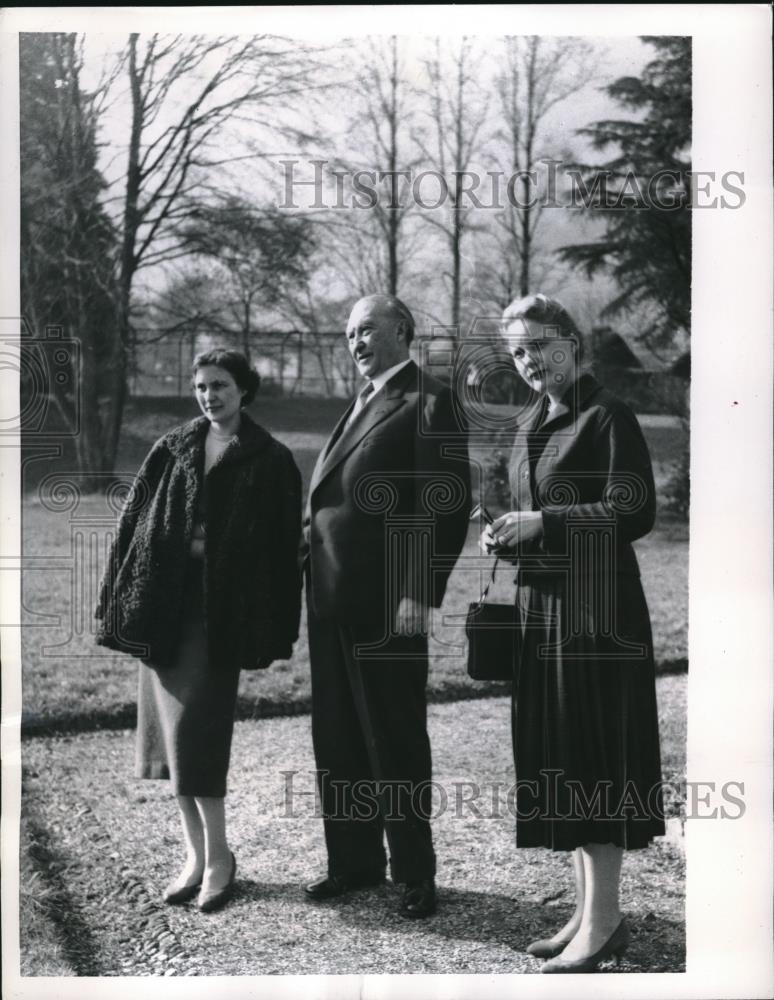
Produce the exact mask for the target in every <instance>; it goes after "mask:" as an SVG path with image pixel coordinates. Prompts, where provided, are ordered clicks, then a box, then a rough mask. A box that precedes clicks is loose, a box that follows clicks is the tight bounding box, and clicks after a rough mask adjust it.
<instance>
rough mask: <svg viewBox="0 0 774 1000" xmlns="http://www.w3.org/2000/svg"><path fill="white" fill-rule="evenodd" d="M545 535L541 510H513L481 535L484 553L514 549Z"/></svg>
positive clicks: (496, 520) (495, 521) (489, 526)
mask: <svg viewBox="0 0 774 1000" xmlns="http://www.w3.org/2000/svg"><path fill="white" fill-rule="evenodd" d="M542 533H543V515H542V514H541V513H540V511H539V510H523V511H522V510H511V511H508V513H507V514H503V515H502V517H498V518H495V520H494V521H493V522H492V523H491V524H489V525H487V527H486V528H485V530H484V531H483V532H482V533H481V543H480V544H481V548H482V549H483V550H484V552H487V553H489V552H497V550H498V549H513V548H516V546H517V545H518V544H519V543H520V542H529V541H531V540H532V539H533V538H539V537H540V535H542Z"/></svg>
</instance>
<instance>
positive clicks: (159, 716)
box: [135, 559, 239, 798]
mask: <svg viewBox="0 0 774 1000" xmlns="http://www.w3.org/2000/svg"><path fill="white" fill-rule="evenodd" d="M201 574H202V562H201V560H193V559H192V560H190V562H189V569H188V573H187V576H186V586H185V595H184V596H185V599H184V607H185V614H184V618H183V621H182V622H181V625H180V634H179V639H178V642H177V647H176V651H175V656H174V659H173V662H172V663H171V664H170V665H169V666H165V667H163V668H157V667H156V666H154V665H153V664H145V663H141V664H140V675H139V691H138V703H137V747H136V757H135V777H137V778H168V779H170V780H171V782H172V790H173V792H174V793H175V795H193V796H201V797H205V796H211V797H214V798H221V797H223V796H224V795H225V794H226V776H227V774H228V765H229V757H230V754H231V738H232V735H233V731H234V710H235V707H236V698H237V689H238V684H239V670H238V669H236V670H235V669H233V668H232V667H227V666H224V665H223V664H220V663H218V664H211V663H210V662H209V660H208V655H207V635H206V630H205V625H204V613H203V601H202V576H201Z"/></svg>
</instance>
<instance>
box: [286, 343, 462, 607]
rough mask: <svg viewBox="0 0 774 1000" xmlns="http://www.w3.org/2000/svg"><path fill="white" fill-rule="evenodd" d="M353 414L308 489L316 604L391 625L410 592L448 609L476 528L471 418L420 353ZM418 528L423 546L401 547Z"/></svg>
mask: <svg viewBox="0 0 774 1000" xmlns="http://www.w3.org/2000/svg"><path fill="white" fill-rule="evenodd" d="M346 417H347V414H344V416H343V417H342V418H341V420H340V421H339V424H338V425H337V426H336V428H334V431H333V434H332V435H331V438H330V443H329V446H328V447H327V448H326V449H324V450H323V452H322V453H321V454H320V456H319V458H318V461H317V465H316V466H315V469H314V472H313V474H312V481H311V484H310V487H309V500H308V504H307V511H306V515H305V528H304V535H305V539H304V547H303V549H302V556H303V557H304V559H306V558H307V557H309V573H310V581H309V593H310V596H311V599H312V601H313V604H314V609H315V612H316V614H317V615H318V616H319V617H321V618H330V619H335V620H337V621H340V622H349V623H357V622H363V621H373V620H374V618H375V617H376V618H378V619H379V620H380V621H383V622H384V624H386V621H385V616H386V615H388V614H392V615H394V613H395V611H396V610H397V606H398V603H399V601H400V599H401V598H403V597H411V598H414V599H416V600H418V601H420V602H421V603H422V604H424V605H426V606H432V607H436V608H437V607H440V605H441V602H442V600H443V596H444V593H445V590H446V584H447V581H448V579H449V574H450V573H451V570H452V568H453V566H454V562H455V560H456V559H457V557H458V556H459V554H460V551H461V550H462V546H463V545H464V542H465V538H466V535H467V531H468V514H469V511H470V469H469V465H468V452H467V427H466V425H465V421H464V418H463V417H462V415H461V414H459V413H457V412H455V409H454V403H453V399H452V395H451V392H450V390H449V388H448V387H447V386H444V385H443V384H442V383H441V382H439V381H438V380H437V379H435V378H433V377H432V376H430V375H428V374H427V373H426V372H424V371H422V370H421V369H420V368H418V367H417V365H415V364H414V362H413V361H412V362H410V363H409V364H407V365H406V366H405V368H403V369H402V370H401V371H399V372H398V373H397V374H396V375H395V376H394V377H393V378H391V379H390V381H389V382H388V383H387V385H385V387H384V388H383V389H382V391H381V392H380V393H379V394H378V395H377V396H376V397H375V398H374V400H373V402H371V403H369V404H368V406H367V407H366V409H365V410H364V412H363V413H362V415H361V416H359V417H358V419H357V420H356V421H355V422H354V423H353V424H352V425H351V426H350V427H346V426H345V423H346ZM424 528H427V529H428V530H430V531H431V532H432V539H431V540H429V541H428V542H427V545H425V544H424V543H423V541H422V540H421V538H420V537H419V533H421V531H422V530H423V529H424ZM391 530H392V531H393V532H394V533H395V534H394V536H393V539H394V544H391V543H390V542H389V538H390V531H391ZM412 532H416V535H415V539H416V544H414V545H412V544H411V543H410V541H407V542H406V544H405V545H403V546H401V545H400V543H399V542H398V537H399V536H400V535H401V533H402V534H403V537H404V539H407V536H409V535H411V533H412ZM399 549H400V551H401V555H402V558H399V557H398V556H397V552H398V550H399ZM393 558H394V561H391V559H393ZM431 567H432V568H431Z"/></svg>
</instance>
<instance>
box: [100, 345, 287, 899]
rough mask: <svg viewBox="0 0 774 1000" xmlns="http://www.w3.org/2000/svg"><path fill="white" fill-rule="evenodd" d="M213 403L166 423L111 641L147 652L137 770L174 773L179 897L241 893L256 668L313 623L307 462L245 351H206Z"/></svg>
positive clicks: (126, 525)
mask: <svg viewBox="0 0 774 1000" xmlns="http://www.w3.org/2000/svg"><path fill="white" fill-rule="evenodd" d="M193 375H194V379H193V381H194V389H195V393H196V399H197V402H198V403H199V406H200V407H201V410H202V412H203V414H204V416H203V417H199V418H198V419H196V420H192V421H191V422H190V423H187V424H184V425H183V426H181V427H177V428H175V429H174V430H172V431H170V432H169V433H168V434H165V435H164V437H162V438H160V439H159V440H158V441H157V442H156V444H155V445H154V446H153V448H152V449H151V451H150V453H149V455H148V457H147V458H146V459H145V462H144V463H143V465H142V468H141V469H140V471H139V473H138V475H137V479H136V481H135V484H134V486H133V488H132V492H131V494H130V496H129V498H128V500H127V503H126V506H125V509H124V511H123V514H122V516H121V519H120V521H119V524H118V529H117V533H116V538H115V541H114V543H113V547H112V551H111V554H110V559H109V563H108V569H107V572H106V575H105V579H104V581H103V584H102V591H101V595H100V600H99V606H98V609H97V617H98V618H99V619H100V623H99V629H98V635H97V642H98V643H100V644H101V645H104V646H107V647H109V648H111V649H116V650H120V651H122V652H128V653H130V654H131V655H133V656H135V657H138V658H140V660H141V661H142V662H141V664H140V679H139V702H138V713H137V758H136V776H137V777H140V778H170V779H171V781H172V787H173V790H174V793H175V795H176V796H177V801H178V804H179V807H180V815H181V819H182V826H183V837H184V841H185V848H186V860H185V863H184V866H183V869H182V871H181V872H180V874H179V875H178V876H177V878H176V879H174V880H173V881H172V882H171V883H170V884H169V886H168V887H167V889H166V891H165V893H164V899H165V901H166V902H168V903H181V902H185V901H186V900H188V899H192V898H193V897H194V896H196V895H197V894H198V906H199V909H200V910H202V911H205V912H207V911H210V910H214V909H216V908H218V907H219V906H220V905H222V904H223V903H224V902H226V901H227V899H228V897H229V894H230V890H231V887H232V886H233V882H234V876H235V872H236V861H235V859H234V856H233V854H232V853H231V851H230V849H229V846H228V841H227V839H226V826H225V810H224V801H225V794H226V776H227V771H228V765H229V756H230V751H231V738H232V733H233V724H234V709H235V705H236V697H237V686H238V681H239V673H240V670H242V669H243V668H244V669H247V670H250V669H256V668H263V667H267V666H269V664H270V663H271V662H272V660H275V659H288V658H289V657H290V655H291V653H292V647H293V643H294V641H295V640H296V639H297V637H298V625H299V617H300V608H301V580H300V575H299V571H298V564H297V553H298V542H299V536H300V530H301V477H300V474H299V472H298V468H297V467H296V464H295V462H294V461H293V457H292V455H291V453H290V452H289V451H288V449H287V448H286V447H285V446H284V445H282V444H280V443H279V442H278V441H276V440H275V439H274V438H273V437H272V436H271V435H270V434H269V433H268V431H266V430H264V429H263V428H262V427H259V426H258V425H257V424H256V423H254V421H253V420H251V419H250V417H249V416H248V415H247V414H246V413H244V412H243V409H242V407H243V406H245V405H246V404H248V403H250V402H251V401H252V400H253V398H254V397H255V393H256V390H257V388H258V381H259V379H258V375H257V374H256V373H255V372H254V371H253V370H252V369H251V368H250V366H249V365H248V363H247V360H246V359H245V357H244V356H243V355H241V354H239V353H238V352H236V351H226V350H214V351H210V352H208V353H205V354H200V355H199V356H198V357H197V358H196V359H195V361H194V365H193Z"/></svg>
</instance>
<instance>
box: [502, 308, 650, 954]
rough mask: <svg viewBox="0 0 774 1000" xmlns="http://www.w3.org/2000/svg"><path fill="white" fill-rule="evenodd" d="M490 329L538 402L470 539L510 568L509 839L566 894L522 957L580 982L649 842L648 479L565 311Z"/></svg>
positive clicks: (508, 314) (646, 462)
mask: <svg viewBox="0 0 774 1000" xmlns="http://www.w3.org/2000/svg"><path fill="white" fill-rule="evenodd" d="M503 323H504V333H505V337H506V340H507V345H508V348H509V351H510V353H511V355H512V357H513V360H514V363H515V366H516V369H517V371H518V373H519V375H520V376H521V377H522V378H523V379H524V381H525V382H526V383H527V384H528V385H529V386H530V387H531V388H532V389H533V390H534V392H535V393H536V394H537V397H536V402H535V403H534V405H533V406H532V407H531V409H530V411H529V412H528V413H527V414H526V415H525V419H524V420H522V421H520V428H519V430H518V432H517V434H516V440H515V442H514V447H513V452H512V456H511V462H510V483H511V493H512V498H513V506H514V509H513V510H512V511H510V512H509V513H507V514H504V515H503V516H502V517H499V518H497V519H496V520H495V521H494V522H493V524H491V525H490V526H489V527H488V528H487V529H486V530H485V532H484V534H483V535H482V545H483V547H484V548H485V550H486V551H489V552H494V553H501V554H504V555H506V556H510V558H512V559H514V560H515V561H516V563H517V567H518V571H517V577H516V582H517V597H516V600H517V607H518V609H519V614H520V619H521V624H522V651H521V656H520V670H519V675H518V677H517V678H516V679H515V681H516V683H515V684H514V704H513V746H514V758H515V766H516V778H517V798H516V805H517V817H516V835H517V845H518V846H519V847H547V848H550V849H552V850H555V851H568V852H572V853H573V862H574V871H575V886H576V908H575V912H574V914H573V916H572V917H571V919H570V920H569V922H568V923H567V924H566V925H565V926H564V927H562V928H561V929H559V930H558V931H557V932H556V934H554V936H553V937H552V938H550V939H548V940H545V941H537V942H534V943H533V944H532V945H530V947H529V948H528V950H529V951H530V953H532V954H534V955H537V956H539V957H543V958H548V959H550V961H548V962H547V963H546V964H545V965H544V966H543V967H542V971H543V972H588V971H593V970H594V969H595V968H596V967H597V965H598V964H599V962H601V961H602V960H603V959H605V958H607V957H610V956H613V955H615V956H616V957H618V956H619V955H620V954H621V953H622V952H623V951H624V949H625V948H626V946H627V944H628V937H629V932H628V928H627V925H626V922H625V920H623V918H622V916H621V911H620V908H619V897H618V888H619V880H620V871H621V861H622V856H623V851H624V850H631V849H637V848H644V847H646V846H647V845H648V844H649V842H650V841H651V839H652V838H653V837H655V836H659V835H663V833H664V822H663V806H662V792H661V763H660V754H659V735H658V718H657V712H656V694H655V677H654V663H653V644H652V638H651V628H650V617H649V614H648V607H647V604H646V602H645V597H644V594H643V591H642V586H641V583H640V576H639V569H638V565H637V558H636V556H635V554H634V550H633V548H632V545H631V543H632V542H633V541H634V540H635V539H637V538H641V537H642V536H643V535H646V534H647V533H648V532H649V531H650V530H651V528H652V527H653V522H654V518H655V489H654V484H653V473H652V469H651V463H650V456H649V454H648V449H647V446H646V444H645V440H644V438H643V435H642V432H641V430H640V427H639V425H638V423H637V419H636V417H635V416H634V414H633V413H632V412H631V410H630V409H629V408H628V407H627V406H626V405H625V404H624V403H622V402H621V401H620V400H619V399H617V398H616V397H615V396H613V395H612V394H611V393H609V392H607V391H606V390H605V389H603V388H602V387H601V386H600V385H599V384H598V383H597V381H596V380H595V379H594V377H593V376H592V375H591V374H589V373H588V372H584V371H582V368H581V350H582V342H581V337H580V334H579V332H578V329H577V327H576V326H575V324H574V322H573V321H572V319H571V318H570V316H569V315H568V314H567V312H566V311H565V309H564V308H563V307H562V306H561V305H560V304H559V303H558V302H556V301H555V300H552V299H549V298H547V297H546V296H544V295H532V296H528V297H527V298H525V299H520V300H517V301H516V302H513V303H512V304H511V305H510V306H509V307H508V309H507V310H506V311H505V314H504V317H503ZM514 550H515V552H514ZM556 956H559V957H556Z"/></svg>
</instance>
